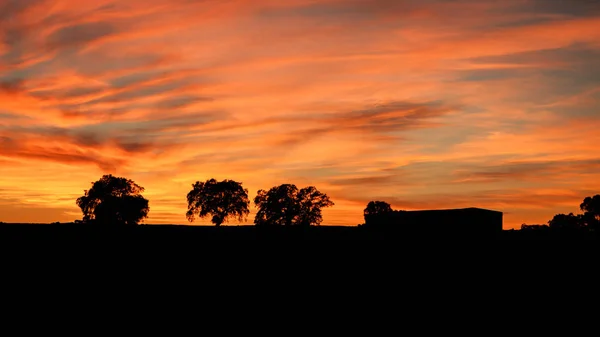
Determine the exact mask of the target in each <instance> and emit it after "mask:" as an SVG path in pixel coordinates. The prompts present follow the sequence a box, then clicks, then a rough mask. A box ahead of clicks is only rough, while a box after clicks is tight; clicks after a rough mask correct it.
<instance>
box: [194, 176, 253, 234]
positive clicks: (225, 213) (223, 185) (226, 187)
mask: <svg viewBox="0 0 600 337" xmlns="http://www.w3.org/2000/svg"><path fill="white" fill-rule="evenodd" d="M192 187H193V188H192V190H191V191H190V192H189V193H188V195H187V201H188V211H187V213H186V216H187V218H188V220H189V221H190V222H192V221H194V219H195V217H196V216H199V217H200V218H204V217H206V216H208V215H209V214H210V215H212V219H211V222H212V223H213V224H215V226H220V225H221V224H222V223H223V222H225V221H227V220H228V219H229V218H231V217H234V218H237V219H238V220H239V221H240V222H241V221H244V220H245V219H246V217H247V216H248V214H249V213H250V211H249V210H248V205H249V204H250V200H249V199H248V190H247V189H244V188H243V187H242V183H239V182H237V181H233V180H227V179H226V180H223V181H216V180H215V179H210V180H207V181H205V182H199V181H197V182H196V183H194V184H193V185H192Z"/></svg>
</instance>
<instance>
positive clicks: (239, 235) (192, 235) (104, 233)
mask: <svg viewBox="0 0 600 337" xmlns="http://www.w3.org/2000/svg"><path fill="white" fill-rule="evenodd" d="M0 239H2V240H5V241H6V240H15V241H23V240H25V241H28V240H35V241H51V240H67V241H68V240H75V241H82V242H83V241H89V240H96V239H97V240H112V241H115V240H142V241H148V242H150V241H152V242H157V241H162V242H164V243H167V242H172V243H174V242H179V243H185V244H192V243H194V242H203V241H240V240H253V241H254V240H269V241H298V240H311V241H314V240H322V241H372V240H377V241H390V242H406V243H408V242H411V241H414V240H417V241H429V240H432V241H436V242H439V241H451V240H458V241H471V242H477V241H480V242H503V241H564V240H568V241H573V240H576V241H589V242H595V241H599V240H600V236H598V235H595V234H593V233H588V232H581V233H566V232H562V233H560V232H549V231H545V232H541V231H540V232H532V231H520V230H503V231H496V232H480V233H473V232H464V231H462V232H461V231H452V230H448V231H445V232H431V231H424V230H421V231H415V230H411V231H408V230H389V229H388V230H381V229H368V228H365V227H351V226H318V227H309V228H301V227H256V226H221V227H214V226H185V225H140V226H136V227H105V226H91V225H83V224H0Z"/></svg>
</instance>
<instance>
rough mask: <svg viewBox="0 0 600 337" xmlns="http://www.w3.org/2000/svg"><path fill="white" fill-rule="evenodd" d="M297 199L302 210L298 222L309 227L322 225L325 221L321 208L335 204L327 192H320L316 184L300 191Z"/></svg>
mask: <svg viewBox="0 0 600 337" xmlns="http://www.w3.org/2000/svg"><path fill="white" fill-rule="evenodd" d="M296 200H297V201H298V204H299V210H300V213H299V214H298V218H297V220H296V223H297V224H298V225H300V226H307V227H308V226H310V225H313V224H314V225H317V226H318V225H320V224H321V222H322V221H323V216H322V214H321V209H322V208H324V207H331V206H333V205H334V204H333V201H331V200H329V197H328V196H327V195H326V194H323V193H321V192H319V190H317V189H316V188H315V187H314V186H308V187H305V188H303V189H301V190H300V191H298V194H297V195H296Z"/></svg>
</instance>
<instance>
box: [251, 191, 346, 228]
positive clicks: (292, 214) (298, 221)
mask: <svg viewBox="0 0 600 337" xmlns="http://www.w3.org/2000/svg"><path fill="white" fill-rule="evenodd" d="M254 204H255V205H256V207H258V212H257V214H256V217H255V218H254V223H255V224H256V225H258V226H260V225H284V226H292V225H300V226H310V225H320V224H321V221H323V216H322V214H321V209H322V208H323V207H330V206H333V205H334V203H333V202H332V201H331V200H330V199H329V197H328V196H327V195H326V194H324V193H321V192H319V190H317V189H316V188H315V187H314V186H308V187H305V188H303V189H301V190H298V188H297V187H296V185H293V184H283V185H279V186H275V187H273V188H271V189H270V190H268V191H265V190H259V191H258V193H257V195H256V197H255V198H254Z"/></svg>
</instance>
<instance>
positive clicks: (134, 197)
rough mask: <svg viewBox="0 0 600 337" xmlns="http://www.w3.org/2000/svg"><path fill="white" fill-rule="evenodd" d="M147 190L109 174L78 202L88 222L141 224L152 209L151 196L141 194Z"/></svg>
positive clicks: (94, 183)
mask: <svg viewBox="0 0 600 337" xmlns="http://www.w3.org/2000/svg"><path fill="white" fill-rule="evenodd" d="M143 191H144V188H143V187H141V186H140V185H138V184H136V183H135V182H134V181H132V180H129V179H126V178H121V177H114V176H112V175H110V174H109V175H104V176H102V178H100V180H98V181H96V182H93V183H92V188H91V189H89V190H86V191H84V195H83V196H81V197H79V198H77V201H76V203H77V206H79V208H81V211H82V212H83V222H85V223H99V224H104V225H137V224H138V223H139V222H140V221H142V220H143V219H145V218H147V217H148V212H149V211H150V207H149V205H148V200H146V199H145V198H144V197H143V196H142V195H141V193H142V192H143Z"/></svg>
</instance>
